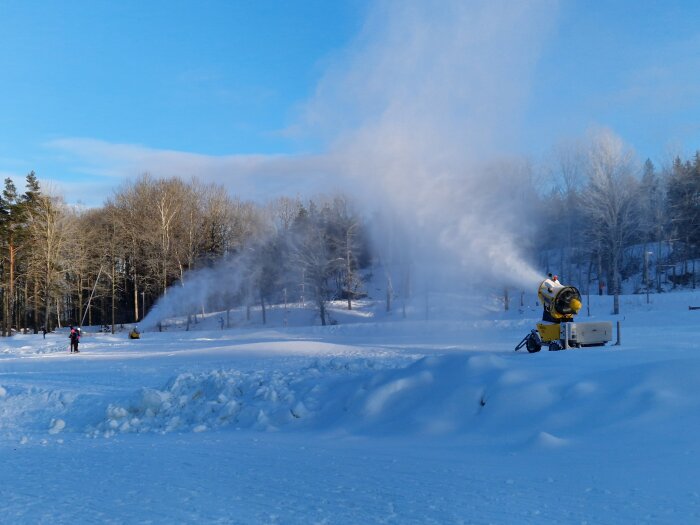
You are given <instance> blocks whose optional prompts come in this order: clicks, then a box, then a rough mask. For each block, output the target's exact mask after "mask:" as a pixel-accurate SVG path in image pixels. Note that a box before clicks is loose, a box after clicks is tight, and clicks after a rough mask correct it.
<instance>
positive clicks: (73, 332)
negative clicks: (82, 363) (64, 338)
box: [68, 325, 80, 354]
mask: <svg viewBox="0 0 700 525" xmlns="http://www.w3.org/2000/svg"><path fill="white" fill-rule="evenodd" d="M68 337H69V338H70V353H71V354H72V353H74V352H75V353H76V354H77V353H80V350H78V344H80V328H78V327H73V325H71V327H70V334H69V335H68Z"/></svg>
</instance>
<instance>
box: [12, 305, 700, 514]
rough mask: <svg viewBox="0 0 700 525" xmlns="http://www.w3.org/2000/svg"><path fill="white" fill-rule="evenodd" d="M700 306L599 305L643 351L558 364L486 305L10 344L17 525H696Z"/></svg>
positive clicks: (600, 313)
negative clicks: (525, 344) (440, 312)
mask: <svg viewBox="0 0 700 525" xmlns="http://www.w3.org/2000/svg"><path fill="white" fill-rule="evenodd" d="M461 301H463V302H465V303H469V299H465V298H461ZM695 304H698V305H700V294H698V295H695V294H693V293H678V294H665V295H654V296H652V297H651V302H650V304H647V303H646V300H645V297H644V296H626V297H624V298H623V301H622V309H623V315H621V316H619V317H613V316H610V315H609V312H610V298H608V297H592V298H591V313H592V314H593V317H592V318H593V319H596V320H599V319H610V320H612V321H614V322H616V321H618V320H619V321H620V322H621V326H622V329H623V331H622V343H623V344H622V345H621V346H608V347H604V348H590V349H582V350H569V351H562V352H546V351H543V352H540V353H539V354H527V353H522V352H517V353H516V352H513V348H514V346H515V344H516V343H517V342H518V341H519V340H520V339H521V338H522V337H523V336H524V335H525V334H526V333H527V332H528V331H529V330H530V328H531V327H533V326H534V323H535V322H536V320H537V317H538V315H539V312H538V310H537V309H536V308H535V307H534V306H532V307H522V308H518V307H515V308H511V309H510V310H509V311H508V312H502V311H496V310H495V309H494V308H492V307H489V308H486V309H482V311H481V312H480V313H478V315H473V314H474V311H475V310H476V308H475V307H474V304H471V305H470V306H466V307H465V311H466V310H472V312H471V313H472V315H470V316H469V317H467V316H464V317H463V318H462V319H455V317H457V316H455V315H453V316H451V319H444V318H440V319H438V318H431V317H430V316H428V319H426V318H425V317H426V316H425V315H424V316H422V318H415V317H417V314H418V312H416V311H413V312H409V314H410V315H409V317H408V319H406V320H403V319H401V318H399V316H396V318H395V317H393V316H391V317H389V318H388V319H387V318H386V317H385V315H380V314H379V312H381V308H380V307H378V306H377V305H374V308H373V307H372V305H371V304H370V303H366V304H365V305H363V306H364V308H360V309H358V310H357V311H354V312H353V314H352V315H353V316H354V318H353V322H350V318H349V317H347V316H346V317H343V318H342V319H343V321H342V322H340V324H337V325H333V326H328V327H318V326H316V327H301V326H294V327H286V328H285V327H284V326H283V325H277V326H276V327H274V328H267V329H266V328H263V327H259V328H250V327H248V328H236V329H226V330H220V329H218V328H214V327H216V326H217V324H218V323H217V322H216V318H214V317H212V318H211V319H207V320H205V322H201V323H199V324H198V325H197V326H196V329H193V330H191V331H187V332H186V331H184V330H181V329H177V327H176V326H175V325H173V326H172V327H171V328H170V329H168V330H166V331H165V332H146V333H144V334H143V336H142V339H140V340H136V341H130V340H128V339H127V338H126V333H125V332H122V333H118V334H115V335H109V334H98V333H87V334H86V335H85V337H84V338H83V342H82V344H81V353H80V354H78V355H71V354H69V353H68V345H67V342H68V339H67V334H65V333H56V334H49V335H47V337H46V339H43V338H42V337H41V336H40V335H39V336H34V335H18V336H15V337H13V338H9V339H4V340H2V341H0V453H1V454H2V457H3V469H2V470H1V472H2V473H1V474H0V492H1V494H0V496H2V501H3V506H4V509H5V519H6V520H7V522H8V523H42V522H47V523H49V522H50V523H68V522H76V521H77V522H80V523H92V522H94V523H105V522H107V523H109V522H112V523H142V522H151V523H173V522H179V523H202V522H218V523H383V522H390V521H393V522H397V523H562V522H566V523H582V522H588V523H645V522H655V523H691V522H695V521H698V520H699V519H700V516H699V515H700V508H699V506H700V487H699V486H698V482H697V481H696V477H697V474H698V472H700V461H698V456H697V445H696V438H695V434H696V433H697V431H698V430H700V410H699V408H700V407H699V406H698V405H699V404H700V389H698V386H697V385H698V381H697V379H696V378H697V377H700V353H698V343H697V341H698V337H699V336H700V311H695V310H689V309H688V306H689V305H695ZM338 312H339V314H338V316H337V317H338V318H341V316H342V311H341V310H340V305H338ZM411 315H413V316H414V318H412V317H411ZM273 318H274V317H273ZM586 319H587V317H586V316H585V314H583V315H582V316H581V317H580V318H579V320H581V321H585V320H586ZM207 323H209V324H207Z"/></svg>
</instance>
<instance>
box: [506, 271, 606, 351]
mask: <svg viewBox="0 0 700 525" xmlns="http://www.w3.org/2000/svg"><path fill="white" fill-rule="evenodd" d="M537 297H538V298H539V300H540V302H541V303H542V307H543V312H542V322H541V323H537V328H536V329H535V330H532V331H530V333H529V334H527V335H526V336H525V337H524V338H523V339H522V341H520V342H519V343H518V345H517V346H516V347H515V351H516V352H517V351H518V350H520V349H521V348H522V347H523V346H524V347H525V348H526V349H527V351H528V352H530V353H534V352H539V351H540V350H541V349H542V346H543V345H547V346H548V348H549V350H563V349H567V348H582V347H586V346H603V345H605V343H607V342H609V341H611V340H612V323H611V322H610V321H602V322H594V323H574V322H573V318H574V316H575V315H576V314H578V313H579V311H580V310H581V306H582V301H581V294H580V293H579V291H578V289H577V288H576V287H575V286H566V285H563V284H561V283H560V282H559V281H558V280H557V278H556V276H554V277H551V278H549V279H545V280H544V281H542V283H541V284H540V286H539V288H538V290H537Z"/></svg>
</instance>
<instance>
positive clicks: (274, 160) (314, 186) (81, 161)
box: [47, 138, 338, 200]
mask: <svg viewBox="0 0 700 525" xmlns="http://www.w3.org/2000/svg"><path fill="white" fill-rule="evenodd" d="M47 147H49V148H52V149H53V150H55V151H58V152H59V153H60V154H61V156H62V157H63V159H64V162H65V163H67V164H68V165H70V166H71V170H72V171H74V172H76V173H81V174H83V175H86V176H89V177H91V178H93V179H94V178H97V179H98V181H95V180H93V181H92V182H91V184H93V185H94V187H95V190H96V191H98V193H101V194H102V195H109V193H110V192H111V190H112V189H114V188H115V187H118V186H119V185H120V184H121V182H122V181H123V180H127V179H133V178H135V177H138V176H139V175H141V174H143V173H150V174H151V175H153V176H156V177H180V178H182V179H185V180H187V179H189V178H191V177H196V178H197V179H199V180H200V181H203V182H215V183H218V184H221V185H223V186H224V187H225V188H226V189H228V190H229V191H230V192H231V193H232V194H234V195H238V196H241V197H243V198H247V199H253V200H266V199H269V198H271V197H275V196H278V195H282V194H285V195H289V194H295V193H301V194H306V193H309V192H311V191H314V190H316V191H318V190H319V189H320V188H323V187H324V186H325V187H326V189H327V190H331V189H332V186H333V181H334V180H337V179H336V177H335V176H334V175H337V171H338V169H337V168H336V167H335V166H334V164H333V163H332V162H330V160H329V159H328V158H327V157H324V156H320V155H319V156H314V155H298V156H295V155H228V156H210V155H201V154H197V153H188V152H182V151H172V150H160V149H154V148H149V147H146V146H140V145H134V144H113V143H109V142H105V141H102V140H96V139H89V138H63V139H57V140H53V141H51V142H49V143H47ZM100 187H102V191H99V190H98V188H100Z"/></svg>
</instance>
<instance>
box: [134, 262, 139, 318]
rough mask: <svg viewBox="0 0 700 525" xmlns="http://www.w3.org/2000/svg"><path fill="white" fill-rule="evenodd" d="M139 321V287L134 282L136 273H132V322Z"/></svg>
mask: <svg viewBox="0 0 700 525" xmlns="http://www.w3.org/2000/svg"><path fill="white" fill-rule="evenodd" d="M138 320H139V285H138V283H137V281H136V272H134V322H135V323H137V322H138Z"/></svg>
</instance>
